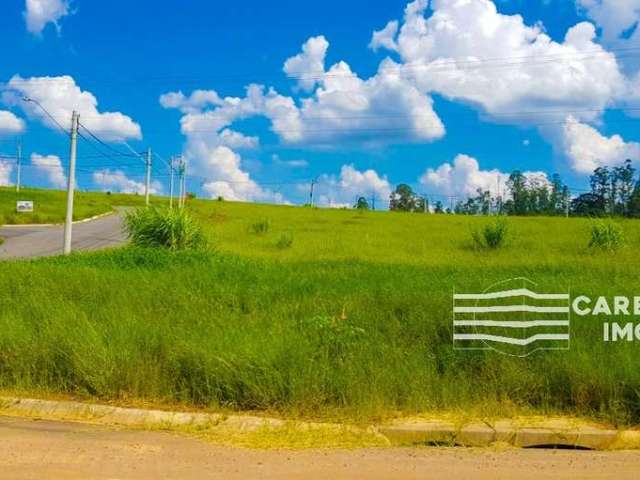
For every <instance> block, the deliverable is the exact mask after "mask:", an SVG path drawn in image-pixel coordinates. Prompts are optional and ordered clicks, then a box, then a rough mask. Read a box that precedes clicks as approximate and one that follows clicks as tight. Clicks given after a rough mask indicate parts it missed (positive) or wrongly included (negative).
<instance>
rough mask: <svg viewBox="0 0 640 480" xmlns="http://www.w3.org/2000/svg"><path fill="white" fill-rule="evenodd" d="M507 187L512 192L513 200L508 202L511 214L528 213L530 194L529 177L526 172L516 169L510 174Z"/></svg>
mask: <svg viewBox="0 0 640 480" xmlns="http://www.w3.org/2000/svg"><path fill="white" fill-rule="evenodd" d="M507 187H508V188H509V191H510V192H511V200H510V201H509V202H507V203H508V206H509V211H508V213H509V214H511V215H526V214H527V213H528V210H529V208H528V207H529V205H528V204H529V194H528V191H527V179H526V177H525V176H524V174H523V173H522V172H521V171H519V170H515V171H513V172H512V173H511V175H509V180H507Z"/></svg>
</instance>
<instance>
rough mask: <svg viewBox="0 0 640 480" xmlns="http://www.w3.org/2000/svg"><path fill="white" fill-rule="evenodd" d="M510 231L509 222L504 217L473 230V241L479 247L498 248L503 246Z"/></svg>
mask: <svg viewBox="0 0 640 480" xmlns="http://www.w3.org/2000/svg"><path fill="white" fill-rule="evenodd" d="M508 233H509V223H508V222H507V221H506V220H505V219H504V218H498V219H497V220H495V221H493V222H490V223H487V224H486V225H484V226H483V227H482V228H478V229H476V230H472V231H471V237H472V238H473V242H474V243H475V245H476V246H477V247H478V248H489V249H492V250H494V249H497V248H500V247H502V246H503V245H504V244H505V242H506V240H507V234H508Z"/></svg>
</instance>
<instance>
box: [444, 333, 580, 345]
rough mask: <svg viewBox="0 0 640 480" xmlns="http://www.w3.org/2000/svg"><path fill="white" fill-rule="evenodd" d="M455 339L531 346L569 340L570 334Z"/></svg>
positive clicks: (476, 335)
mask: <svg viewBox="0 0 640 480" xmlns="http://www.w3.org/2000/svg"><path fill="white" fill-rule="evenodd" d="M453 339H454V340H457V341H463V340H484V341H488V342H496V343H508V344H510V345H521V346H525V345H531V344H532V343H535V342H538V341H543V340H569V334H565V333H547V334H542V333H541V334H539V335H533V336H531V337H529V338H511V337H502V336H499V335H486V334H480V333H469V334H454V335H453Z"/></svg>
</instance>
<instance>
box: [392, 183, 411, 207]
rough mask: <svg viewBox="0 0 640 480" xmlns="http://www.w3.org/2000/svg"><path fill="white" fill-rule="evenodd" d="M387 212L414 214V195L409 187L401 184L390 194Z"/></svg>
mask: <svg viewBox="0 0 640 480" xmlns="http://www.w3.org/2000/svg"><path fill="white" fill-rule="evenodd" d="M389 210H392V211H399V212H414V211H415V210H416V194H415V193H414V192H413V189H412V188H411V187H410V186H409V185H407V184H405V183H401V184H400V185H398V186H397V187H396V189H395V191H394V192H392V193H391V196H390V197H389Z"/></svg>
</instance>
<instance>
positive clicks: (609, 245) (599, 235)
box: [589, 220, 624, 251]
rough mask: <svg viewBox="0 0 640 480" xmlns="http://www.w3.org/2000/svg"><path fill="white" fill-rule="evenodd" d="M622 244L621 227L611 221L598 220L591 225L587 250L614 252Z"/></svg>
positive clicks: (622, 234)
mask: <svg viewBox="0 0 640 480" xmlns="http://www.w3.org/2000/svg"><path fill="white" fill-rule="evenodd" d="M623 243H624V232H623V230H622V227H621V226H620V225H618V224H617V223H614V222H613V221H611V220H608V221H606V220H600V221H597V222H595V223H594V224H593V225H591V239H590V241H589V248H596V249H600V250H609V251H614V250H618V249H619V248H620V247H621V246H622V245H623Z"/></svg>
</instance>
